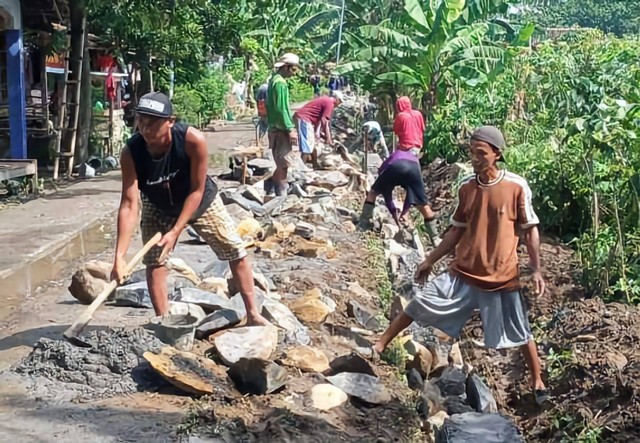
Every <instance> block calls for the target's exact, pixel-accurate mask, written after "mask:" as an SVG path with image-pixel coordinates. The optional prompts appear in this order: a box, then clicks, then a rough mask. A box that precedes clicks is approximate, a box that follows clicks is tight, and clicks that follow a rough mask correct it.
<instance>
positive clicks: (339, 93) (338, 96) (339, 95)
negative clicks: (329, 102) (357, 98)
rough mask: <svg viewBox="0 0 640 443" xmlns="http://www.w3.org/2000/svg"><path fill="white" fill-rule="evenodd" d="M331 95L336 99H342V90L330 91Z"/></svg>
mask: <svg viewBox="0 0 640 443" xmlns="http://www.w3.org/2000/svg"><path fill="white" fill-rule="evenodd" d="M331 95H332V96H333V98H335V99H336V100H340V101H341V102H343V101H344V94H343V93H342V91H333V92H332V93H331Z"/></svg>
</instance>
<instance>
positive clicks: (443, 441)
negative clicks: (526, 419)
mask: <svg viewBox="0 0 640 443" xmlns="http://www.w3.org/2000/svg"><path fill="white" fill-rule="evenodd" d="M479 442H482V443H524V439H523V438H522V436H521V435H520V433H519V432H518V428H517V427H516V425H515V424H514V423H513V422H512V421H511V420H509V419H508V418H506V417H503V416H501V415H498V414H479V413H477V412H468V413H465V414H459V415H456V416H454V417H451V418H448V419H446V420H445V421H444V426H443V427H442V428H440V429H439V430H438V431H437V432H436V438H435V443H479Z"/></svg>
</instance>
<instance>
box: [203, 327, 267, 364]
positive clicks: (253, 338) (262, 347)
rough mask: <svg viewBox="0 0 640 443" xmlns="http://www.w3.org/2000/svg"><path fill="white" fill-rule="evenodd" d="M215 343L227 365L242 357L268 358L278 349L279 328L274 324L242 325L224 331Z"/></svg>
mask: <svg viewBox="0 0 640 443" xmlns="http://www.w3.org/2000/svg"><path fill="white" fill-rule="evenodd" d="M213 343H214V345H215V347H216V349H217V350H218V355H219V356H220V358H221V359H222V361H223V362H224V364H226V365H227V366H231V365H233V364H234V363H237V362H238V361H239V360H240V359H241V358H259V359H262V360H268V359H269V357H271V354H273V352H274V351H275V350H276V346H277V344H278V330H277V329H276V328H275V327H273V326H251V327H242V328H237V329H232V330H229V331H225V332H223V333H222V334H220V335H219V336H217V337H216V338H215V339H214V341H213Z"/></svg>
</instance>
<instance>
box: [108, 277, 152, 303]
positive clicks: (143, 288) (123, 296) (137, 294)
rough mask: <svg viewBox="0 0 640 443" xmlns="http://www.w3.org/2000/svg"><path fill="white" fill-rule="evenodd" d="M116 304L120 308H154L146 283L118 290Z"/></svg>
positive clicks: (121, 287) (130, 285)
mask: <svg viewBox="0 0 640 443" xmlns="http://www.w3.org/2000/svg"><path fill="white" fill-rule="evenodd" d="M114 302H115V304H116V305H118V306H128V307H132V308H147V309H151V308H153V304H152V303H151V296H150V295H149V288H148V287H147V282H146V281H141V282H138V283H132V284H129V285H126V286H120V287H119V288H116V296H115V299H114Z"/></svg>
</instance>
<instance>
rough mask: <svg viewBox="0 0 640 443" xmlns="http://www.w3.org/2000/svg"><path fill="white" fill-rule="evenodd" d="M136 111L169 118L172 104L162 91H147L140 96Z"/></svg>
mask: <svg viewBox="0 0 640 443" xmlns="http://www.w3.org/2000/svg"><path fill="white" fill-rule="evenodd" d="M136 112H137V113H138V114H144V115H151V116H154V117H161V118H171V116H172V115H173V105H172V104H171V100H169V97H167V96H166V95H164V94H163V93H162V92H149V93H148V94H145V95H143V96H142V97H141V98H140V101H139V102H138V107H137V108H136Z"/></svg>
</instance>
